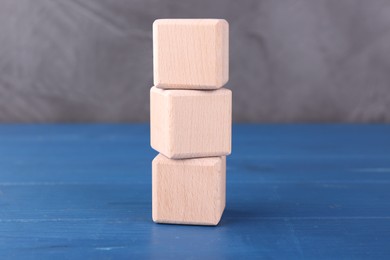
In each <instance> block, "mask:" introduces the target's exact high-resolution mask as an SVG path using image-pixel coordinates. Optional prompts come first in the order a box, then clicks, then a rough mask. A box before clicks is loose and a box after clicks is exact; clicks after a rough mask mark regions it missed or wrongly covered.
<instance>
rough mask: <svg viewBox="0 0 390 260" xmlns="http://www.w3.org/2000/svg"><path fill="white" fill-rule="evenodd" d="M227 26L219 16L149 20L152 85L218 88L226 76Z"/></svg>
mask: <svg viewBox="0 0 390 260" xmlns="http://www.w3.org/2000/svg"><path fill="white" fill-rule="evenodd" d="M228 38H229V25H228V23H227V22H226V21H225V20H220V19H162V20H156V21H155V22H154V23H153V65H154V85H155V86H157V87H160V88H166V89H218V88H220V87H222V86H223V85H224V84H225V83H226V82H227V81H228V78H229V39H228Z"/></svg>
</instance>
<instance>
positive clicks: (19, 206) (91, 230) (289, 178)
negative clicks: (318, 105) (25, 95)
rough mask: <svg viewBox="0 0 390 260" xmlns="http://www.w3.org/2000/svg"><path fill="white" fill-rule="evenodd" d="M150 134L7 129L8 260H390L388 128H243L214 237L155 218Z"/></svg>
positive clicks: (0, 173) (2, 135) (3, 237)
mask: <svg viewBox="0 0 390 260" xmlns="http://www.w3.org/2000/svg"><path fill="white" fill-rule="evenodd" d="M155 155H156V152H154V151H153V150H152V149H151V148H150V146H149V126H148V125H1V126H0V258H1V259H19V258H20V259H34V258H36V259H56V258H57V259H62V258H69V259H75V258H80V259H106V258H113V259H117V258H127V259H129V258H132V259H145V258H146V259H148V258H156V259H171V258H172V259H174V258H176V259H180V258H190V259H198V258H200V257H203V258H205V259H211V258H212V259H225V258H229V259H243V258H244V259H245V258H251V259H253V258H282V259H286V258H307V259H321V258H325V259H335V258H343V259H346V258H350V259H359V258H364V259H367V258H372V259H385V258H387V259H389V257H390V126H389V125H235V126H234V128H233V153H232V155H231V156H229V157H228V161H227V208H226V210H225V213H224V215H223V218H222V220H221V223H220V224H219V226H217V227H202V226H179V225H161V224H155V223H153V222H152V219H151V161H152V159H153V157H154V156H155Z"/></svg>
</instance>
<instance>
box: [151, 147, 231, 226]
mask: <svg viewBox="0 0 390 260" xmlns="http://www.w3.org/2000/svg"><path fill="white" fill-rule="evenodd" d="M152 172H153V175H152V197H153V201H152V205H153V206H152V211H153V221H154V222H157V223H170V224H188V225H217V224H218V223H219V221H220V219H221V216H222V213H223V211H224V209H225V201H226V157H224V156H222V157H209V158H197V159H185V160H171V159H168V158H166V157H165V156H163V155H161V154H159V155H157V157H156V158H154V160H153V163H152Z"/></svg>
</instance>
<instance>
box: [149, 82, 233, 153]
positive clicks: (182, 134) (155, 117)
mask: <svg viewBox="0 0 390 260" xmlns="http://www.w3.org/2000/svg"><path fill="white" fill-rule="evenodd" d="M150 116H151V118H150V126H151V146H152V147H153V148H154V149H155V150H157V151H158V152H160V153H162V154H164V155H165V156H166V157H168V158H171V159H182V158H196V157H211V156H223V155H228V154H230V152H231V124H232V92H231V91H230V90H228V89H225V88H221V89H218V90H211V91H199V90H163V89H159V88H156V87H153V88H151V90H150Z"/></svg>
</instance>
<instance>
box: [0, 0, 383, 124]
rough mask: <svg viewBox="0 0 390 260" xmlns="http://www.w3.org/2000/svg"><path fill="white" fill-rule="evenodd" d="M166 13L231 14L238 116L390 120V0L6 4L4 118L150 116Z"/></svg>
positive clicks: (0, 38)
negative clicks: (158, 29) (156, 38)
mask: <svg viewBox="0 0 390 260" xmlns="http://www.w3.org/2000/svg"><path fill="white" fill-rule="evenodd" d="M157 18H225V19H226V20H228V21H229V23H230V81H229V83H228V84H227V87H228V88H230V89H232V90H233V98H234V103H233V106H234V107H233V111H234V113H233V118H234V120H235V121H236V122H390V1H389V0H277V1H275V0H257V1H256V0H240V1H239V0H227V1H223V0H218V1H207V0H192V1H188V0H187V1H185V0H172V1H158V0H126V1H124V0H116V1H109V0H105V1H103V0H0V121H1V122H146V121H148V119H149V89H150V87H151V85H152V76H153V75H152V32H151V28H152V22H153V21H154V20H155V19H157Z"/></svg>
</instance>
